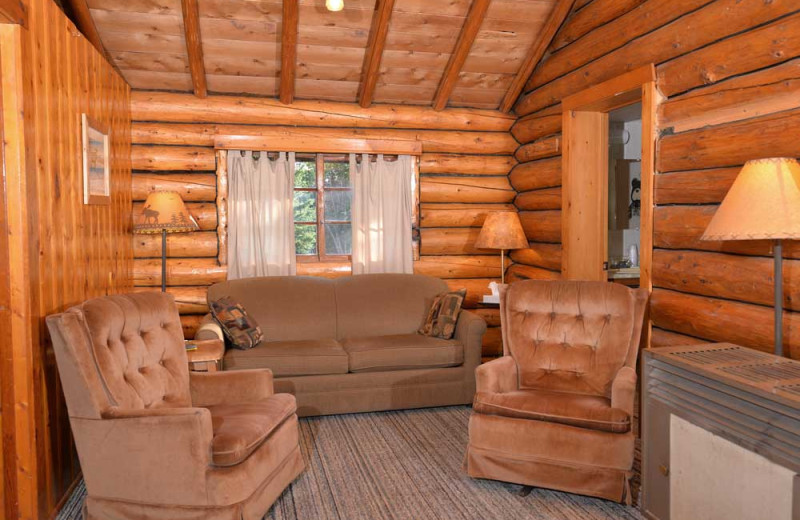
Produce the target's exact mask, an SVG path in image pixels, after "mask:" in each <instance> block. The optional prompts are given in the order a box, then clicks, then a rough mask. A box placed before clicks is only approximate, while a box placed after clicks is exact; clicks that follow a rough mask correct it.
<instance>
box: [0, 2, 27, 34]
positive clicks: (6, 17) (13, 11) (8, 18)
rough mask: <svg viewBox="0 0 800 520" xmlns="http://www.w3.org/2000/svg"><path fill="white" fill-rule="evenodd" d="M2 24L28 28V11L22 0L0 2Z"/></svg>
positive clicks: (0, 21)
mask: <svg viewBox="0 0 800 520" xmlns="http://www.w3.org/2000/svg"><path fill="white" fill-rule="evenodd" d="M0 23H10V24H17V25H21V26H22V27H25V28H27V27H28V11H27V9H25V4H24V3H22V0H0Z"/></svg>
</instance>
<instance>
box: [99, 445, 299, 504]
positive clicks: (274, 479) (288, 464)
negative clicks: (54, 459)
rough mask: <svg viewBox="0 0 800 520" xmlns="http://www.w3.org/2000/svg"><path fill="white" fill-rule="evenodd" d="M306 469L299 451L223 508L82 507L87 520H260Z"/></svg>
mask: <svg viewBox="0 0 800 520" xmlns="http://www.w3.org/2000/svg"><path fill="white" fill-rule="evenodd" d="M304 468H305V462H304V461H303V456H302V454H301V453H300V448H299V447H296V448H295V449H294V450H292V453H291V454H289V456H287V457H286V458H285V459H284V460H283V462H282V463H281V464H280V466H279V467H278V468H277V469H276V470H275V471H274V472H273V473H272V475H270V477H269V478H268V479H267V480H266V481H264V483H263V484H262V485H261V487H260V488H259V489H257V490H256V491H255V492H254V493H253V494H252V495H251V496H250V497H249V498H247V499H246V500H243V501H242V502H239V503H236V504H231V505H227V506H223V507H217V506H210V507H198V506H163V505H156V504H140V503H135V502H127V501H120V500H109V499H104V498H95V497H92V496H89V497H88V498H87V499H86V503H85V504H84V506H83V518H84V520H128V519H137V520H139V519H141V520H160V519H164V520H261V519H262V518H263V517H264V515H265V514H266V513H267V511H269V508H270V507H272V504H274V503H275V501H276V500H277V499H278V497H280V496H281V494H282V493H283V492H284V490H285V489H286V488H287V487H288V486H289V484H291V483H292V482H293V481H294V479H296V478H297V477H298V476H299V475H300V474H301V473H302V472H303V469H304Z"/></svg>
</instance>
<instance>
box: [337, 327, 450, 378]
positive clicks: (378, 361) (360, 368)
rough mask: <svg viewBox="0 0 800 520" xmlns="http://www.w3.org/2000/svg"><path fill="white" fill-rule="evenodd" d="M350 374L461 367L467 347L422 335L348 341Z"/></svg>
mask: <svg viewBox="0 0 800 520" xmlns="http://www.w3.org/2000/svg"><path fill="white" fill-rule="evenodd" d="M342 345H343V346H344V349H345V350H346V351H347V354H348V356H350V372H369V371H381V370H402V369H415V368H442V367H452V366H458V365H461V364H462V363H463V362H464V347H463V345H462V344H461V343H460V342H458V341H456V340H449V339H439V338H434V337H430V336H424V335H422V334H394V335H391V336H371V337H362V338H345V339H344V340H342Z"/></svg>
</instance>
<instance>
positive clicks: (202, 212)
mask: <svg viewBox="0 0 800 520" xmlns="http://www.w3.org/2000/svg"><path fill="white" fill-rule="evenodd" d="M143 207H144V203H143V202H134V203H133V217H134V218H136V217H137V216H139V215H141V213H142V209H143ZM186 209H187V210H188V211H189V213H190V214H191V215H192V216H193V217H194V219H195V220H196V221H197V226H198V227H199V228H200V231H212V230H216V229H217V205H216V204H214V203H213V202H187V203H186Z"/></svg>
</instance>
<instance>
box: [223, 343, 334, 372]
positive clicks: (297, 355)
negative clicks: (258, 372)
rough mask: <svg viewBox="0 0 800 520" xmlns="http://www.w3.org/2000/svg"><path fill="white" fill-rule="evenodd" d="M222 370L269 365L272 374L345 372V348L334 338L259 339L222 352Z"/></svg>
mask: <svg viewBox="0 0 800 520" xmlns="http://www.w3.org/2000/svg"><path fill="white" fill-rule="evenodd" d="M224 365H225V370H231V369H234V370H238V369H242V368H269V369H270V370H272V375H274V376H275V377H287V376H313V375H329V374H346V373H347V368H348V363H347V352H345V351H344V349H342V346H341V345H340V344H339V342H338V341H336V340H334V339H320V340H300V341H262V342H261V343H259V344H258V345H256V346H255V347H253V348H252V349H250V350H236V349H231V350H228V352H226V353H225V359H224Z"/></svg>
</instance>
